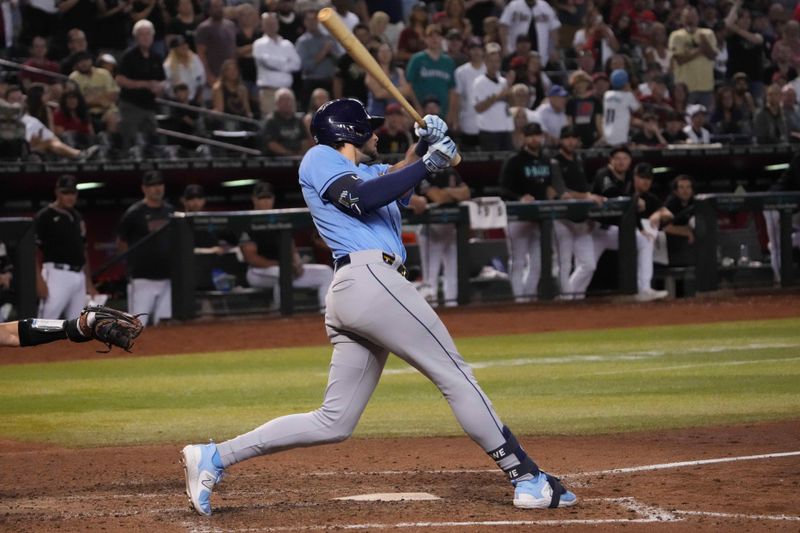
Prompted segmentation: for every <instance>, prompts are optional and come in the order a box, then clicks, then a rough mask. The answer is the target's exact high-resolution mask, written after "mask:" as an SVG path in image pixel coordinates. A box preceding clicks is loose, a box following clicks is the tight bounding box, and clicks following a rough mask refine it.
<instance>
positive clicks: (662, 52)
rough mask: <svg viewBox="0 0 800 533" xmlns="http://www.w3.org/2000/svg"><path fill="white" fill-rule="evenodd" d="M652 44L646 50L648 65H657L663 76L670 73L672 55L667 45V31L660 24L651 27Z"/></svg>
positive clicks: (655, 23) (645, 55) (656, 23)
mask: <svg viewBox="0 0 800 533" xmlns="http://www.w3.org/2000/svg"><path fill="white" fill-rule="evenodd" d="M649 37H650V42H649V44H648V45H647V46H645V48H644V58H645V60H646V61H647V64H648V65H651V64H656V65H658V67H659V70H660V71H661V75H662V76H666V75H668V74H669V73H670V68H671V65H672V55H671V54H670V52H669V46H668V44H667V29H666V27H665V26H664V25H663V24H662V23H660V22H654V23H653V24H651V25H650V35H649Z"/></svg>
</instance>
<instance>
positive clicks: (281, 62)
mask: <svg viewBox="0 0 800 533" xmlns="http://www.w3.org/2000/svg"><path fill="white" fill-rule="evenodd" d="M279 27H280V22H279V21H278V17H277V15H275V14H274V13H264V14H263V15H261V31H263V32H264V36H263V37H259V38H258V39H256V40H255V42H253V59H255V61H256V74H257V81H256V83H257V84H258V96H259V103H260V107H261V116H263V117H266V116H268V115H269V114H270V113H272V112H273V111H274V110H275V93H276V92H277V91H278V89H283V88H288V87H291V86H292V82H293V81H294V78H293V77H292V73H293V72H297V71H298V70H300V55H299V54H298V53H297V50H296V49H295V47H294V45H293V44H292V42H291V41H289V40H287V39H284V38H283V37H281V36H280V34H279V33H278V29H279Z"/></svg>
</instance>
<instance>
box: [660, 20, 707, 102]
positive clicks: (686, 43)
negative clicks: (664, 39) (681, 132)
mask: <svg viewBox="0 0 800 533" xmlns="http://www.w3.org/2000/svg"><path fill="white" fill-rule="evenodd" d="M698 22H699V19H698V15H697V9H695V8H694V7H692V6H687V7H684V8H683V11H682V12H681V24H682V26H683V27H682V28H680V29H678V30H675V31H673V32H672V33H671V34H670V36H669V50H670V53H671V54H672V58H673V60H674V62H673V75H674V76H675V81H676V82H682V83H685V84H686V86H687V87H688V88H689V103H690V104H702V105H704V106H706V109H709V108H711V107H713V105H714V94H713V92H712V91H713V90H714V60H715V59H716V57H717V52H718V51H719V50H718V49H717V39H716V37H715V36H714V32H713V31H711V30H709V29H708V28H700V27H698Z"/></svg>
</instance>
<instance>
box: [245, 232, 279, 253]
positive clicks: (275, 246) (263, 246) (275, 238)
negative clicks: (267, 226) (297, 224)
mask: <svg viewBox="0 0 800 533" xmlns="http://www.w3.org/2000/svg"><path fill="white" fill-rule="evenodd" d="M248 242H252V243H254V244H255V245H256V249H257V251H258V255H260V256H261V257H264V258H266V259H272V260H273V261H278V260H280V257H281V248H280V233H279V232H278V231H277V230H252V229H251V230H250V231H245V232H244V233H242V236H241V238H240V239H239V244H245V243H248Z"/></svg>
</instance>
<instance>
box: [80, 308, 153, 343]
mask: <svg viewBox="0 0 800 533" xmlns="http://www.w3.org/2000/svg"><path fill="white" fill-rule="evenodd" d="M78 327H79V328H80V330H81V332H82V333H83V334H84V335H87V336H90V337H91V338H93V339H97V340H99V341H100V342H102V343H104V344H105V345H106V346H108V351H109V352H110V351H111V347H112V346H119V347H120V348H122V349H123V350H125V351H126V352H130V351H131V347H133V339H135V338H136V337H138V336H139V334H140V333H141V332H142V329H144V325H142V321H141V320H139V317H138V316H133V315H130V314H128V313H125V312H122V311H117V310H116V309H111V308H110V307H105V306H102V305H89V306H86V307H85V308H84V309H83V311H82V312H81V316H80V318H79V319H78ZM103 353H107V352H103Z"/></svg>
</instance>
